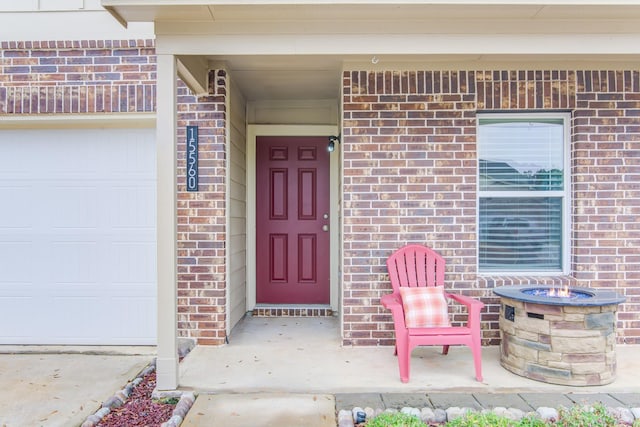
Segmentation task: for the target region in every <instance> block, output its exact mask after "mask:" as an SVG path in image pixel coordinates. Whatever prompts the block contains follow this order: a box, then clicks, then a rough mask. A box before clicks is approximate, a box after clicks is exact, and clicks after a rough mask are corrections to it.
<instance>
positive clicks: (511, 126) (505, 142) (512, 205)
mask: <svg viewBox="0 0 640 427" xmlns="http://www.w3.org/2000/svg"><path fill="white" fill-rule="evenodd" d="M567 135H568V117H567V115H564V114H556V115H550V114H539V115H537V114H530V115H521V114H511V115H507V114H501V115H482V116H479V118H478V197H479V200H478V206H479V209H478V231H479V233H478V236H479V241H478V249H479V252H478V253H479V270H480V271H481V272H512V273H529V272H542V273H557V272H563V271H565V270H566V266H567V254H566V250H565V249H566V247H567V246H568V245H567V241H568V237H567V235H566V230H567V229H568V227H567V221H568V218H567V215H568V209H567V203H568V187H569V186H568V181H569V180H568V175H567V173H568V155H567V153H568V150H567Z"/></svg>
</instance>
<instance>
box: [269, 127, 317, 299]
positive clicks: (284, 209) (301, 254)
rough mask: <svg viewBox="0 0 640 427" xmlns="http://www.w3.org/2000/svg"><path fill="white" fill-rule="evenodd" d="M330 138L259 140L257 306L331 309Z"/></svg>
mask: <svg viewBox="0 0 640 427" xmlns="http://www.w3.org/2000/svg"><path fill="white" fill-rule="evenodd" d="M327 143H328V140H327V137H308V136H304V137H293V136H263V137H258V138H257V140H256V194H257V195H256V199H257V200H256V239H257V242H256V302H257V303H262V304H329V232H328V230H329V228H328V227H329V152H328V151H327Z"/></svg>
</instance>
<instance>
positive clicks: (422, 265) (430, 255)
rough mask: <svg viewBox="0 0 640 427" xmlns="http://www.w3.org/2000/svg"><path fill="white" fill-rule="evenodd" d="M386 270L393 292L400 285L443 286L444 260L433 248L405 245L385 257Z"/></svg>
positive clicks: (397, 289)
mask: <svg viewBox="0 0 640 427" xmlns="http://www.w3.org/2000/svg"><path fill="white" fill-rule="evenodd" d="M387 270H388V272H389V278H390V280H391V285H392V286H393V291H394V292H399V289H400V288H401V287H405V286H408V287H419V286H443V285H444V270H445V260H444V258H442V257H441V256H440V254H438V253H437V252H435V251H434V250H433V249H431V248H428V247H426V246H422V245H407V246H404V247H402V248H400V249H398V250H397V251H395V252H394V253H393V254H392V255H391V256H390V257H389V258H388V259H387Z"/></svg>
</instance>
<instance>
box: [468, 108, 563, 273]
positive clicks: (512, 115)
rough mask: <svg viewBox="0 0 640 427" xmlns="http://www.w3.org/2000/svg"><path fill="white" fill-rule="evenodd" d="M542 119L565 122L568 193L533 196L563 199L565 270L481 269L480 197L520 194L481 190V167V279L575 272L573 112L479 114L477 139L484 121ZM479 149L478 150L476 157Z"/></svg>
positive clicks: (478, 249)
mask: <svg viewBox="0 0 640 427" xmlns="http://www.w3.org/2000/svg"><path fill="white" fill-rule="evenodd" d="M534 117H535V118H539V119H562V120H563V122H564V147H563V153H564V159H563V163H564V171H563V182H564V183H565V185H564V191H548V192H540V194H537V195H531V197H537V196H540V197H558V196H561V197H562V198H563V199H562V202H563V203H562V209H563V214H562V216H563V218H562V262H561V266H562V270H561V271H559V270H547V271H538V270H520V269H518V270H482V271H481V270H480V256H479V254H480V232H479V230H480V198H481V197H505V196H507V197H509V196H516V195H520V194H521V193H520V192H517V191H482V192H481V191H480V189H479V188H478V185H479V183H480V168H479V167H478V166H476V183H477V184H476V189H477V191H476V202H477V203H476V230H477V231H476V253H477V254H478V256H477V257H476V271H477V272H478V273H477V274H478V276H566V275H569V274H570V272H571V253H572V248H573V244H572V241H571V227H572V221H571V218H572V211H571V206H572V200H571V195H572V192H571V187H572V180H571V169H570V168H571V156H572V152H571V113H569V112H535V111H532V112H528V113H479V114H477V115H476V137H477V135H478V134H479V132H478V129H479V128H480V120H481V119H486V118H491V119H527V118H534ZM476 144H477V146H479V144H480V141H478V140H477V138H476ZM477 153H478V149H477V148H476V156H477Z"/></svg>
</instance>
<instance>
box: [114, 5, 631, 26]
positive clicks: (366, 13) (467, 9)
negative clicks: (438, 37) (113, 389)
mask: <svg viewBox="0 0 640 427" xmlns="http://www.w3.org/2000/svg"><path fill="white" fill-rule="evenodd" d="M102 5H103V6H105V7H106V8H107V9H109V10H112V11H113V12H114V13H116V14H117V15H119V16H120V17H121V18H122V19H123V20H124V21H126V22H136V21H138V22H160V21H164V22H176V21H209V22H216V21H224V20H252V21H269V20H292V21H293V20H296V21H299V20H312V21H313V20H327V19H340V20H351V19H352V20H398V19H399V20H402V19H426V20H438V19H443V18H444V19H451V18H455V19H459V20H468V19H476V20H477V19H493V20H495V19H527V20H546V19H552V20H566V19H596V20H608V19H616V20H618V19H621V20H629V19H638V18H640V1H637V0H626V1H616V0H611V1H602V0H601V1H598V0H582V1H577V0H574V1H571V0H568V1H567V0H564V1H563V0H557V1H527V0H522V1H513V0H512V1H500V0H493V1H491V0H485V1H473V0H467V1H456V0H449V1H445V0H442V1H433V0H431V1H400V0H398V1H375V0H370V1H340V0H334V1H322V0H317V1H242V0H240V1H220V0H219V1H206V0H203V1H166V0H165V1H163V0H156V1H151V0H102Z"/></svg>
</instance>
